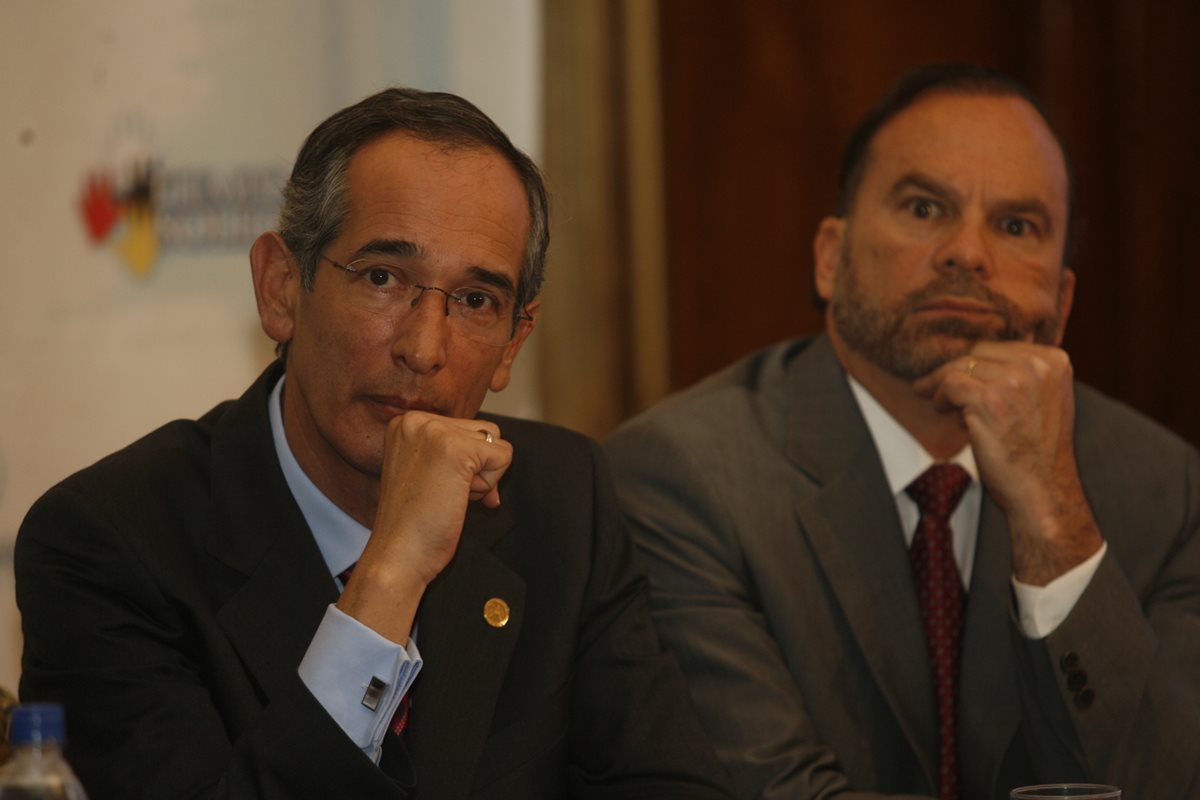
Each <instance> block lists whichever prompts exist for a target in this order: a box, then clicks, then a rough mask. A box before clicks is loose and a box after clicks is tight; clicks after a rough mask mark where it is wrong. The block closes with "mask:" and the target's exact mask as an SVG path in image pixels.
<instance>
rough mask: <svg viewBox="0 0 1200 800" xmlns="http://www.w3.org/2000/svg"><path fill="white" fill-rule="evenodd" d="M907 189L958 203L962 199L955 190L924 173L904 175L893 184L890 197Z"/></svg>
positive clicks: (889, 193)
mask: <svg viewBox="0 0 1200 800" xmlns="http://www.w3.org/2000/svg"><path fill="white" fill-rule="evenodd" d="M906 189H919V190H920V191H922V192H926V193H927V194H932V195H935V196H936V197H939V198H941V199H943V200H953V201H956V202H957V201H958V200H960V199H961V198H960V195H959V193H958V192H956V191H954V189H952V188H951V187H949V186H947V185H946V184H944V183H942V182H941V181H938V180H935V179H934V178H931V177H930V176H928V175H926V174H924V173H922V172H908V173H905V174H904V175H901V176H900V177H899V178H898V179H897V180H896V182H895V183H894V184H892V188H891V191H889V192H888V196H890V197H895V196H896V195H898V194H900V193H901V192H903V191H905V190H906Z"/></svg>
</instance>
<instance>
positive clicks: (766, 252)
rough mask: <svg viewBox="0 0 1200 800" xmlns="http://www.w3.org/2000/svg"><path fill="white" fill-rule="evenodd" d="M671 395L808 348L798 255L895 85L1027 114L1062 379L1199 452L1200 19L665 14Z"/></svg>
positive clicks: (1173, 1) (1165, 14) (751, 7)
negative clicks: (849, 152) (1043, 142)
mask: <svg viewBox="0 0 1200 800" xmlns="http://www.w3.org/2000/svg"><path fill="white" fill-rule="evenodd" d="M659 8H660V16H659V37H660V41H659V46H660V54H661V68H662V71H661V81H662V83H661V92H662V106H663V136H664V165H665V166H664V168H665V192H666V195H665V205H666V215H667V225H666V240H667V259H668V280H669V282H670V287H671V291H670V292H669V293H668V296H669V301H670V307H669V320H670V323H669V363H670V383H671V388H680V387H682V386H686V385H688V384H690V383H692V382H694V381H695V380H697V379H698V378H700V377H702V376H703V375H706V374H708V373H709V372H712V371H714V370H715V369H717V368H719V367H721V366H723V365H724V364H727V363H729V362H730V361H733V360H734V359H736V358H738V357H739V356H741V355H742V354H744V353H747V352H749V351H751V350H753V349H756V348H758V347H760V346H763V345H766V344H768V343H770V342H773V341H777V340H779V339H784V338H788V337H792V336H796V335H799V334H802V333H812V332H815V331H818V330H820V328H821V326H822V320H821V316H820V314H819V313H818V312H817V311H816V310H815V308H814V306H813V304H812V294H813V292H812V279H811V271H812V253H811V242H812V235H813V232H814V231H815V228H816V224H817V222H818V220H819V219H820V218H821V217H822V216H824V215H825V214H827V213H829V211H830V210H831V208H832V205H833V199H834V190H835V184H836V180H837V169H838V160H839V157H840V153H841V146H842V142H843V140H844V139H845V137H846V135H847V134H848V133H849V130H850V128H851V127H852V126H853V125H854V123H855V122H856V121H857V119H858V117H859V116H860V115H861V114H862V113H863V112H864V111H865V110H866V108H867V107H868V106H869V105H870V104H871V103H872V102H873V101H874V99H875V98H876V97H877V96H878V95H879V93H880V92H881V91H882V90H883V89H884V88H885V87H886V86H887V85H888V84H889V83H890V82H891V81H892V80H893V79H894V78H895V77H897V76H898V75H899V74H900V73H901V72H903V71H904V70H905V69H908V68H910V67H913V66H917V65H919V64H923V63H928V62H932V61H974V62H977V63H982V64H985V65H988V66H992V67H996V68H998V69H1000V70H1002V71H1004V72H1007V73H1009V74H1011V75H1013V76H1014V77H1016V78H1018V79H1019V80H1021V81H1022V82H1024V83H1026V84H1027V85H1029V86H1030V87H1031V88H1032V89H1033V91H1034V92H1035V94H1037V95H1038V96H1039V97H1041V98H1042V99H1043V101H1044V104H1045V106H1046V108H1047V111H1048V113H1049V115H1050V117H1051V122H1052V124H1053V125H1054V126H1055V127H1056V128H1057V130H1058V132H1059V134H1060V136H1061V137H1062V139H1063V140H1064V144H1065V145H1066V147H1067V149H1068V151H1069V152H1070V154H1071V157H1072V160H1073V162H1074V166H1075V173H1076V187H1077V194H1078V205H1079V215H1080V222H1081V226H1080V228H1079V234H1078V237H1077V238H1078V243H1077V249H1076V255H1075V258H1074V259H1073V263H1072V266H1073V267H1074V268H1075V271H1076V272H1077V274H1078V279H1079V280H1078V287H1077V290H1076V299H1075V308H1074V311H1073V312H1072V315H1071V320H1070V324H1069V326H1068V328H1067V337H1066V348H1067V350H1068V351H1069V352H1070V354H1071V357H1072V361H1073V363H1074V366H1075V371H1076V374H1077V376H1078V377H1079V378H1080V379H1082V380H1084V381H1086V382H1088V383H1091V384H1092V385H1094V386H1097V387H1099V388H1100V389H1102V390H1103V391H1105V392H1107V393H1109V394H1111V395H1114V396H1116V397H1118V398H1120V399H1122V400H1124V401H1126V402H1127V403H1129V404H1130V405H1133V406H1134V407H1136V408H1138V409H1140V410H1142V411H1143V412H1145V413H1147V414H1149V415H1150V416H1152V417H1154V418H1155V419H1157V420H1159V421H1160V422H1162V423H1164V424H1166V425H1167V426H1168V427H1170V428H1173V429H1174V430H1176V431H1178V432H1179V433H1181V434H1182V435H1183V436H1185V437H1186V438H1187V439H1189V440H1190V441H1191V442H1192V443H1200V415H1197V414H1196V413H1194V412H1193V410H1192V407H1193V404H1194V398H1196V397H1197V396H1198V393H1200V314H1196V313H1194V311H1193V308H1194V306H1195V303H1196V299H1197V297H1200V295H1198V292H1200V275H1197V271H1198V267H1200V263H1198V262H1197V259H1196V257H1195V255H1194V254H1193V247H1192V238H1193V236H1194V234H1193V228H1194V227H1195V224H1196V220H1197V217H1198V216H1200V198H1198V191H1197V185H1198V184H1200V154H1198V153H1200V0H1154V2H1150V1H1149V0H1147V1H1146V2H1134V0H1041V1H1040V2H1036V1H1035V0H970V1H961V2H935V1H934V0H907V2H902V3H893V2H885V1H872V0H844V1H843V2H839V3H829V2H817V1H816V0H801V1H796V2H782V0H780V1H777V2H773V1H771V0H744V1H743V2H718V1H717V0H660V5H659Z"/></svg>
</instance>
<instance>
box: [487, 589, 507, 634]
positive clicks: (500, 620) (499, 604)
mask: <svg viewBox="0 0 1200 800" xmlns="http://www.w3.org/2000/svg"><path fill="white" fill-rule="evenodd" d="M483 618H484V620H486V621H487V624H488V625H491V626H492V627H493V628H503V627H504V626H505V625H507V624H508V603H506V602H504V601H503V600H501V599H500V598H499V597H493V598H492V599H491V600H488V601H487V602H486V603H484V604H483Z"/></svg>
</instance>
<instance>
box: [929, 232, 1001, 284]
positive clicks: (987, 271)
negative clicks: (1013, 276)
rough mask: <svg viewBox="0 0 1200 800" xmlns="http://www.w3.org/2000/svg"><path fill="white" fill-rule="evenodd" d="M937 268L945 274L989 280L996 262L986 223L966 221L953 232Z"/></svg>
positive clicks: (944, 243)
mask: <svg viewBox="0 0 1200 800" xmlns="http://www.w3.org/2000/svg"><path fill="white" fill-rule="evenodd" d="M935 266H936V267H937V269H938V270H939V271H941V272H955V271H966V272H972V273H974V274H975V275H976V277H979V278H989V277H991V275H992V273H993V272H994V270H995V260H994V256H993V254H992V248H991V243H990V241H989V240H988V227H987V224H986V222H985V221H982V220H969V219H964V220H962V221H961V222H959V223H958V224H957V225H955V226H954V227H953V228H952V229H950V230H949V231H948V233H947V237H946V239H945V241H943V242H942V244H941V246H940V247H939V248H938V252H937V254H936V257H935Z"/></svg>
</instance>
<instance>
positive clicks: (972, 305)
mask: <svg viewBox="0 0 1200 800" xmlns="http://www.w3.org/2000/svg"><path fill="white" fill-rule="evenodd" d="M917 311H918V312H921V311H925V312H930V313H935V314H939V313H940V314H979V315H982V314H987V315H999V313H1000V312H999V311H998V310H997V309H996V308H995V307H993V306H991V305H989V304H987V303H985V302H982V301H980V300H973V299H970V298H967V297H940V298H937V299H936V300H931V301H929V302H925V303H922V304H921V305H920V306H919V307H918V308H917Z"/></svg>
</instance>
